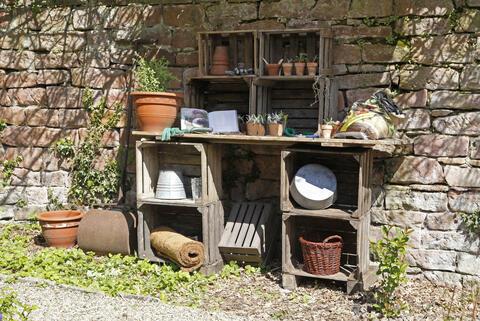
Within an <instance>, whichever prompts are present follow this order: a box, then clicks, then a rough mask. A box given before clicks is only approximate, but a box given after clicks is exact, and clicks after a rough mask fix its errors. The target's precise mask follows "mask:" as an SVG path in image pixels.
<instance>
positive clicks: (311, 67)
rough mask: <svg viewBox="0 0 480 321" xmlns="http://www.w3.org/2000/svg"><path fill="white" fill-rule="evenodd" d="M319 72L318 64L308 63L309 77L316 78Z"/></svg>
mask: <svg viewBox="0 0 480 321" xmlns="http://www.w3.org/2000/svg"><path fill="white" fill-rule="evenodd" d="M317 71H318V63H316V62H307V73H308V75H309V76H315V75H316V74H317Z"/></svg>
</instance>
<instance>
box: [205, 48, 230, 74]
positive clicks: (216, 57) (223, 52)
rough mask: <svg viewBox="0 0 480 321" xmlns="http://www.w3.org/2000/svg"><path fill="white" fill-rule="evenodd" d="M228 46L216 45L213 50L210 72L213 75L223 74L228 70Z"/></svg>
mask: <svg viewBox="0 0 480 321" xmlns="http://www.w3.org/2000/svg"><path fill="white" fill-rule="evenodd" d="M228 67H229V65H228V47H227V46H216V47H215V50H214V52H213V58H212V68H211V69H210V74H211V75H215V76H224V75H225V71H227V70H228Z"/></svg>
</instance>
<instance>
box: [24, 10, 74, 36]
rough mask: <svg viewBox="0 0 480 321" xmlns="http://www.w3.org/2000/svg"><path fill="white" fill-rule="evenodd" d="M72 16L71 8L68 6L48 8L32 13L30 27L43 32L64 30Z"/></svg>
mask: <svg viewBox="0 0 480 321" xmlns="http://www.w3.org/2000/svg"><path fill="white" fill-rule="evenodd" d="M70 17H71V9H70V8H68V7H61V8H47V9H45V10H41V12H39V13H38V14H35V15H32V16H31V19H30V20H29V21H28V27H29V29H31V30H38V31H42V32H52V33H53V32H64V31H65V30H67V27H68V24H69V23H70Z"/></svg>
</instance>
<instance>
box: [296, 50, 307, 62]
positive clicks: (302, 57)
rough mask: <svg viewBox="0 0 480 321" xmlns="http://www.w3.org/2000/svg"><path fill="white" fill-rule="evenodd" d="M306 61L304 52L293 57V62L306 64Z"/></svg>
mask: <svg viewBox="0 0 480 321" xmlns="http://www.w3.org/2000/svg"><path fill="white" fill-rule="evenodd" d="M307 61H308V55H307V54H306V53H304V52H301V53H299V54H298V56H296V57H295V62H307Z"/></svg>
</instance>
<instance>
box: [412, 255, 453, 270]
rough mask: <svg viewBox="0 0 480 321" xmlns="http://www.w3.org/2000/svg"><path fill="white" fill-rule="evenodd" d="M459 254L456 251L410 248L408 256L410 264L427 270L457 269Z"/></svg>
mask: <svg viewBox="0 0 480 321" xmlns="http://www.w3.org/2000/svg"><path fill="white" fill-rule="evenodd" d="M456 257H457V254H456V252H454V251H440V250H416V249H413V250H410V251H408V254H407V258H408V260H409V262H410V265H414V266H418V267H421V268H423V269H427V270H443V271H452V272H453V271H455V263H456Z"/></svg>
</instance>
